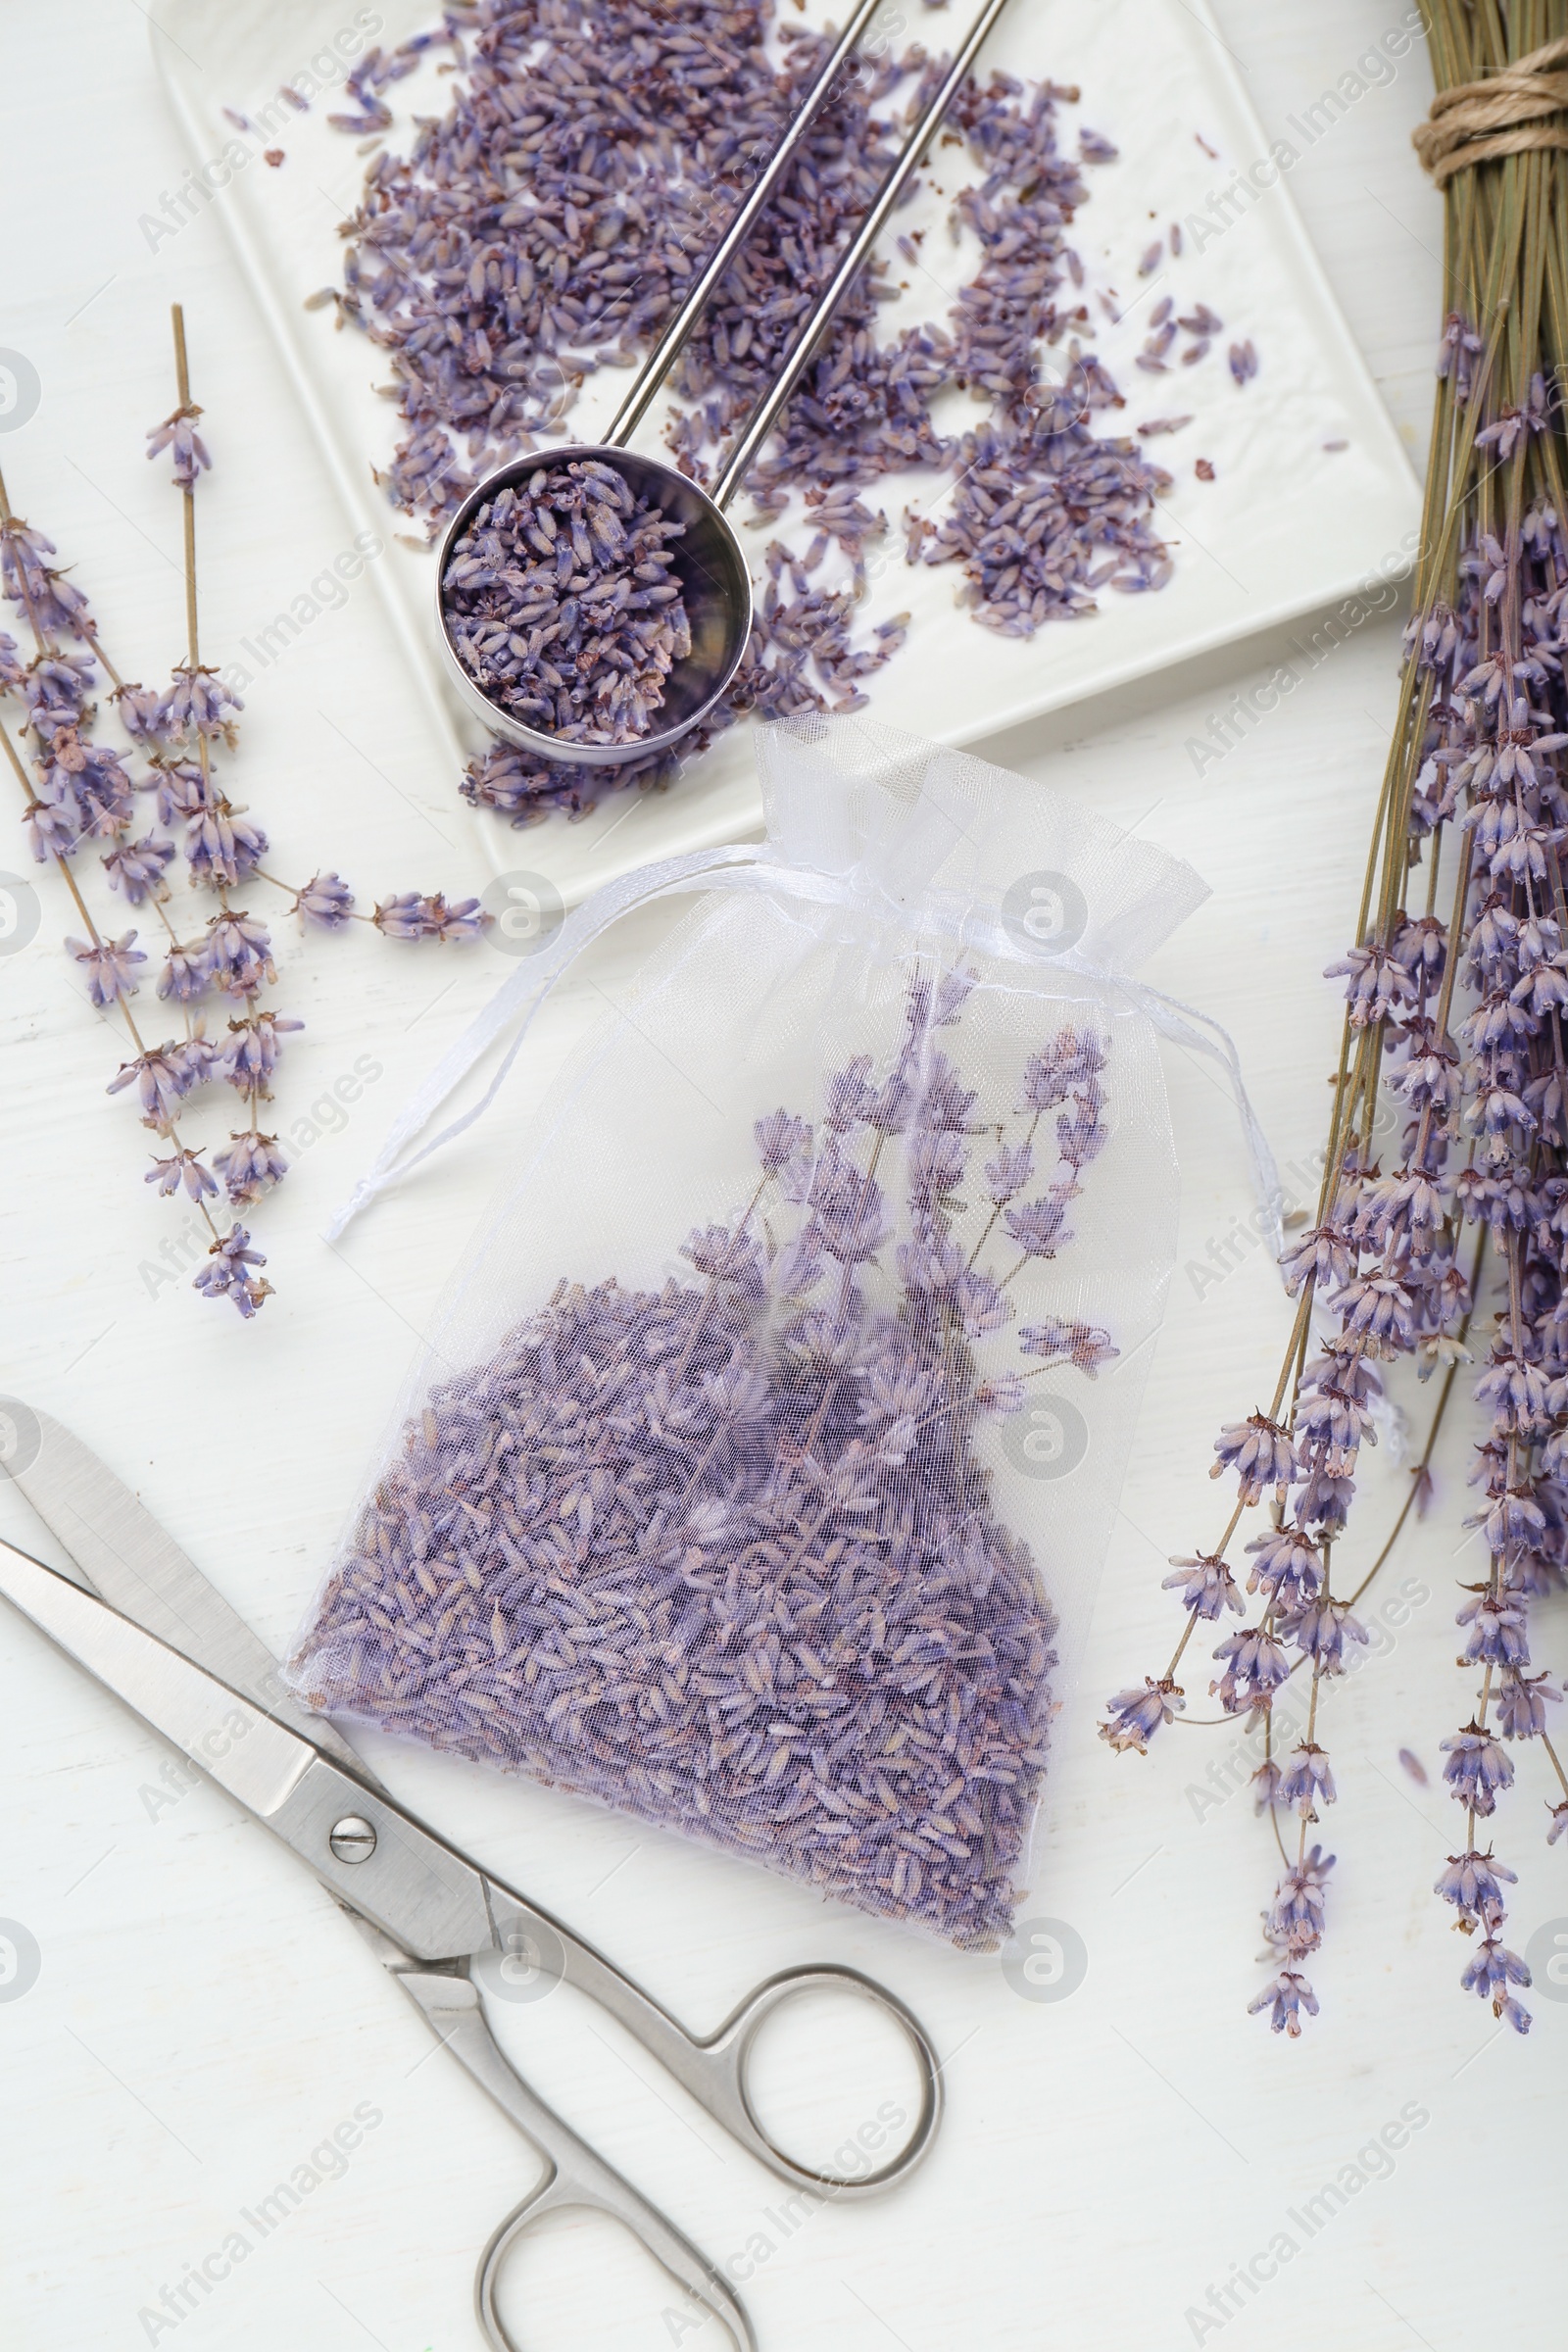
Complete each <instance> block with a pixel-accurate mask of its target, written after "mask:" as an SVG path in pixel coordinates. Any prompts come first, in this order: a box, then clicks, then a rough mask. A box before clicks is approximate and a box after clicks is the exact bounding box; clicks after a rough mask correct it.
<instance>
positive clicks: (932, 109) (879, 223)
mask: <svg viewBox="0 0 1568 2352" xmlns="http://www.w3.org/2000/svg"><path fill="white" fill-rule="evenodd" d="M1006 5H1007V0H986V6H985V7H984V8H983V9H982V10H981V11H980V14H979V16H978V17H977V18H976V19H975V22H974V24H973V25H971V27H970V29H969V33H968V36H967V38H966V39H965V41H964V44H963V46H962V48H961V49H960V50H959V51H958V54H957V56H956V58H955V59H954V61H953V64H952V66H951V67H950V68H949V70H948V74H947V77H946V79H945V80H944V82H943V84H942V86H941V88H940V89H939V90H938V91H937V94H936V96H935V97H934V98H933V99H932V101H931V103H930V105H929V106H928V107H927V108H926V110H925V112H924V114H922V116H921V117H920V120H919V121H918V123H916V124H915V125H914V128H913V129H912V130H911V131H910V133H909V135H908V137H907V140H906V141H905V143H904V147H903V150H902V152H901V154H900V156H899V160H898V162H897V163H896V164H895V165H894V166H893V169H892V171H891V172H889V173H888V175H887V177H886V179H885V180H884V181H883V182H882V186H881V190H880V192H879V193H878V195H877V199H876V202H875V203H874V204H873V205H872V207H871V209H870V211H869V212H868V213H867V214H866V216H865V219H864V220H863V221H861V223H860V225H859V228H858V232H857V233H856V236H855V237H854V239H853V241H852V242H851V244H850V245H849V246H848V247H847V249H846V251H845V255H844V259H843V260H842V261H841V262H840V264H839V266H838V268H837V270H835V271H834V272H833V275H832V277H831V278H830V279H829V281H828V283H827V284H826V285H825V286H824V287H823V289H822V291H821V293H820V294H819V295H818V296H817V298H816V301H815V303H814V305H813V306H812V308H811V310H810V312H809V314H808V316H807V319H806V322H805V324H804V325H803V326H802V328H801V330H800V332H799V333H798V334H797V336H796V338H795V341H794V343H793V344H792V345H791V346H790V350H789V353H788V356H787V357H786V359H785V361H784V364H783V366H782V368H780V369H779V372H778V374H777V375H776V376H775V378H774V380H773V384H772V387H771V389H770V390H769V391H767V392H765V393H764V394H763V396H762V398H761V400H760V402H759V404H758V406H757V407H756V408H755V409H754V410H753V412H752V415H751V417H750V418H749V419H748V422H747V425H746V428H745V430H744V432H743V433H742V434H741V437H740V439H739V440H738V441H737V442H736V444H735V447H734V448H733V449H732V450H731V452H730V455H729V461H728V463H727V464H726V466H725V467H724V470H723V472H722V473H721V474H720V475H719V477H718V480H717V482H716V483H715V484H714V487H713V504H714V506H715V507H717V508H719V509H720V510H722V509H723V508H725V507H727V506H728V505H729V502H730V500H731V499H732V498H733V497H734V495H735V493H736V491H737V490H738V489H739V488H740V486H741V483H742V482H743V481H744V480H745V478H746V475H747V473H748V472H749V471H750V469H751V466H752V461H753V460H754V459H755V457H756V456H757V453H758V451H759V450H760V448H761V446H762V443H763V442H764V441H765V440H766V439H767V436H768V434H769V433H770V432H771V431H772V429H773V427H774V425H775V424H776V423H777V421H778V418H779V414H780V412H781V411H782V409H783V408H784V406H785V403H786V402H787V401H788V400H789V397H790V395H791V393H792V392H793V391H794V390H795V387H796V385H797V384H798V383H799V382H800V380H801V377H802V376H803V375H804V374H805V372H806V370H807V368H809V366H810V363H811V360H812V358H813V356H814V354H815V351H816V347H817V345H818V343H820V341H821V340H822V337H823V335H824V334H825V333H826V332H827V329H828V326H829V324H830V323H831V321H832V319H833V315H834V313H835V312H836V311H837V309H838V307H839V304H840V303H841V302H842V301H843V300H844V297H845V295H846V294H848V292H849V290H850V288H851V286H853V285H854V283H855V281H856V279H857V278H858V276H859V274H860V271H861V270H862V269H863V268H864V267H865V264H866V261H867V259H868V258H869V256H870V252H871V248H872V246H873V245H874V244H875V243H876V241H877V238H878V237H879V236H880V235H881V233H882V229H883V226H884V224H885V223H886V221H887V218H888V215H889V214H890V213H891V212H892V211H893V209H894V207H895V206H896V205H897V203H898V201H899V199H900V197H901V196H902V195H903V194H904V191H905V189H906V188H907V185H908V183H909V181H910V180H911V179H912V178H913V176H914V174H915V172H918V170H919V169H920V164H921V161H922V159H923V157H924V155H925V151H926V149H927V147H928V146H929V145H930V143H931V140H932V137H933V135H934V134H935V132H936V130H937V128H938V127H939V125H940V123H941V122H942V119H943V117H944V116H945V115H946V113H947V111H948V109H949V107H950V106H951V105H952V104H953V101H954V100H955V98H956V96H957V95H958V92H959V90H960V89H961V88H962V86H963V82H964V78H965V76H966V75H967V73H968V71H969V68H970V67H971V66H972V65H973V63H974V61H975V57H976V55H977V54H978V51H979V48H980V44H981V42H982V41H983V40H984V39H985V37H986V35H987V33H988V32H989V31H990V30H991V27H992V25H995V23H996V21H997V19H998V18H999V17H1000V16H1001V14H1002V12H1003V10H1004V9H1005V7H1006Z"/></svg>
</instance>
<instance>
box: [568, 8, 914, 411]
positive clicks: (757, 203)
mask: <svg viewBox="0 0 1568 2352" xmlns="http://www.w3.org/2000/svg"><path fill="white" fill-rule="evenodd" d="M881 5H882V0H860V5H859V7H858V9H857V10H856V11H855V14H854V15H853V16H852V17H851V19H850V21H849V23H848V25H845V27H844V30H843V32H842V33H841V34H840V36H839V39H838V42H837V44H836V46H835V47H834V50H833V54H832V56H831V57H830V58H829V59H828V61H827V63H826V65H824V67H823V68H822V71H821V73H819V74H818V75H817V77H816V79H815V81H813V82H812V84H811V86H810V88H809V90H808V92H807V93H806V98H805V101H804V103H803V104H802V106H801V108H800V111H799V113H798V114H796V116H795V117H794V119H793V120H792V122H791V123H790V125H789V128H788V129H787V130H786V131H785V133H784V136H783V138H782V140H781V141H780V142H779V144H778V146H777V147H776V148H775V149H774V150H773V153H772V155H771V156H770V157H769V159H768V162H767V165H766V167H765V169H764V170H763V171H762V172H761V173H760V175H759V177H758V178H757V179H756V180H755V181H754V183H753V185H752V191H751V194H750V195H749V196H748V197H747V199H746V201H745V203H744V204H743V205H742V206H741V208H740V211H739V212H738V213H737V214H736V215H735V218H734V220H733V221H731V222H730V224H729V226H728V228H726V229H725V231H724V234H723V235H722V236H721V237H720V239H719V241H718V243H717V244H716V245H715V246H714V248H713V251H712V253H711V255H710V257H709V260H708V263H707V265H706V267H705V268H704V269H703V270H700V271H699V273H698V275H697V276H696V277H695V278H694V279H693V281H692V283H691V286H690V287H689V288H688V290H687V294H686V299H685V301H684V302H683V303H682V304H681V306H680V308H679V310H678V311H677V312H676V313H675V316H674V317H673V319H670V321H669V323H668V325H667V326H666V327H665V328H664V331H663V333H662V335H661V336H660V338H659V341H658V342H657V343H656V344H655V345H654V348H653V350H652V351H651V352H650V353H649V355H648V357H647V359H646V360H645V361H644V362H643V365H642V367H641V368H639V369H638V372H637V376H636V379H635V381H634V382H633V384H632V387H631V390H630V391H629V392H628V393H627V395H626V397H625V399H624V400H623V401H622V402H621V404H620V407H619V408H618V409H617V410H616V412H615V415H614V417H613V419H612V421H611V425H610V430H609V431H608V432H607V433H606V435H605V443H606V446H607V447H609V448H611V449H624V448H625V447H626V445H627V443H628V442H629V441H630V439H631V437H632V434H633V433H634V432H635V431H636V430H637V427H638V425H639V424H640V423H641V422H642V420H643V418H644V417H645V416H646V415H647V413H648V411H649V408H650V407H651V406H652V404H653V402H654V400H655V399H656V398H657V396H658V393H659V390H660V387H661V386H662V383H663V381H664V378H665V376H666V375H667V374H668V373H669V371H670V369H671V368H673V367H674V365H675V362H676V361H677V360H678V359H679V357H680V355H681V352H682V350H683V349H684V348H685V345H686V341H687V338H688V336H689V335H690V334H691V332H692V329H693V328H694V327H695V326H696V324H697V321H698V320H699V319H700V318H701V317H702V315H703V313H704V311H705V310H706V309H707V307H708V300H709V296H710V295H711V293H712V291H713V289H714V287H715V286H716V285H717V284H718V281H719V279H720V278H721V277H722V276H723V274H724V272H725V270H727V269H728V268H729V266H730V264H731V262H732V261H733V260H734V259H735V256H736V254H737V253H739V251H740V249H741V247H742V246H743V245H744V244H745V242H746V240H747V238H748V237H749V236H750V235H751V233H752V228H753V225H754V223H755V222H756V220H757V217H758V215H759V213H760V212H761V210H762V208H763V206H764V205H765V204H766V203H767V201H768V199H769V198H770V197H771V195H772V193H773V190H774V189H775V188H776V187H777V186H778V183H779V181H780V180H781V179H782V178H783V176H784V174H785V172H787V171H788V170H789V168H790V166H791V164H792V163H793V162H794V161H795V158H796V155H797V153H798V152H799V150H800V147H801V145H802V142H803V141H804V140H805V137H806V134H807V132H808V131H809V129H810V127H811V124H812V123H814V122H815V120H816V118H817V116H818V115H819V114H820V113H821V111H822V108H823V106H824V105H825V104H826V102H827V100H828V99H829V97H831V95H832V92H833V85H834V83H835V82H836V81H837V80H838V77H839V73H840V70H841V68H842V67H843V65H844V63H845V60H846V59H847V58H848V57H849V55H850V53H851V51H852V50H853V49H855V47H856V46H857V45H858V41H859V38H860V35H861V33H862V32H864V30H865V28H866V26H867V25H869V24H870V22H871V19H872V18H873V17H874V16H875V15H876V12H877V10H878V9H879V8H880V7H881Z"/></svg>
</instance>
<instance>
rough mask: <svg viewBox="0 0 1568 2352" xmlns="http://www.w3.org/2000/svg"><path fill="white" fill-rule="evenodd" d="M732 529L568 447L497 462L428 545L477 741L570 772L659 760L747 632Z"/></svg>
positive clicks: (735, 657)
mask: <svg viewBox="0 0 1568 2352" xmlns="http://www.w3.org/2000/svg"><path fill="white" fill-rule="evenodd" d="M752 602H753V600H752V583H751V576H750V573H749V572H748V570H747V568H746V565H745V563H744V561H743V560H742V558H741V556H740V552H739V550H738V548H737V547H736V545H735V542H734V538H733V534H732V533H731V532H730V531H729V530H728V529H727V528H726V527H725V525H724V524H723V522H722V520H721V518H720V517H719V516H718V515H717V514H716V511H715V510H714V509H713V507H712V505H711V501H710V500H709V499H708V498H707V496H706V495H705V494H704V492H703V491H702V490H700V489H699V488H698V486H697V485H696V484H695V483H694V482H692V481H690V480H688V479H687V477H686V476H685V475H684V474H681V473H678V472H677V471H676V470H675V468H674V467H673V466H664V465H662V464H660V463H659V462H658V461H657V460H656V459H650V458H643V457H639V456H636V455H635V454H634V453H632V452H630V451H623V450H617V451H615V452H613V454H612V453H609V452H607V451H605V450H604V449H601V448H598V447H594V446H591V445H581V446H579V445H575V444H572V445H568V446H565V447H563V448H558V449H553V450H551V451H549V452H548V453H541V454H540V455H539V456H537V457H531V458H528V459H524V460H521V461H519V462H516V463H514V464H512V465H509V466H504V467H502V468H501V469H500V470H499V471H498V472H496V473H494V474H492V475H490V476H489V477H488V478H487V479H486V480H485V481H483V482H481V483H480V484H478V486H477V487H476V488H475V489H474V490H473V491H471V492H470V494H469V495H468V497H467V498H466V499H465V501H464V502H463V504H462V506H461V507H460V508H459V509H458V512H457V514H456V515H454V516H453V518H452V520H451V522H450V523H449V524H448V525H447V528H446V530H445V532H444V534H443V536H442V541H441V549H440V555H439V559H438V562H437V566H436V619H437V625H438V629H439V642H440V645H441V647H442V650H443V656H444V666H445V669H446V674H447V676H448V678H449V679H450V681H451V682H452V684H453V686H454V687H455V689H456V691H457V693H458V695H459V696H460V698H461V699H462V700H463V702H464V703H465V704H466V707H467V708H468V709H469V710H470V711H472V712H473V713H474V715H475V716H476V717H478V718H480V719H482V720H483V722H484V724H485V725H486V726H487V727H488V728H489V729H490V731H491V732H492V733H493V734H496V735H499V736H501V737H503V738H504V739H505V740H506V741H507V742H509V743H511V744H515V745H516V746H517V747H518V748H519V749H521V750H523V751H527V752H532V753H533V754H534V755H535V756H536V757H540V758H548V759H552V760H565V761H568V762H573V763H579V764H582V765H587V766H602V767H610V766H616V765H619V764H621V763H622V762H624V761H625V760H629V759H638V760H642V759H648V758H651V757H652V758H658V757H659V756H661V755H662V754H663V753H664V752H666V751H670V750H672V749H673V748H674V746H675V745H676V744H677V743H679V742H680V741H681V740H682V739H683V738H684V737H685V736H686V735H687V734H689V733H690V731H691V730H692V728H693V727H695V726H700V725H701V724H702V722H703V720H704V719H705V718H707V717H708V716H709V715H710V714H711V712H713V711H714V710H715V709H716V707H717V705H718V704H719V702H720V701H721V700H722V698H723V696H724V693H725V691H726V689H727V688H728V687H729V685H730V684H731V681H732V680H733V678H734V675H735V672H736V669H737V668H738V667H739V664H740V662H741V659H742V657H743V655H744V653H745V650H746V645H747V641H748V638H749V636H750V633H751V627H752Z"/></svg>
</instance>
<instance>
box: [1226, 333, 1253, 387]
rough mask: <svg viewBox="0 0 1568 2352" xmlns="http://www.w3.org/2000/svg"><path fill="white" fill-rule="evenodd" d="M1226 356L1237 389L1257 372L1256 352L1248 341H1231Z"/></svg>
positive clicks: (1248, 381)
mask: <svg viewBox="0 0 1568 2352" xmlns="http://www.w3.org/2000/svg"><path fill="white" fill-rule="evenodd" d="M1227 356H1228V358H1229V361H1230V370H1231V373H1232V375H1233V376H1234V377H1235V378H1236V384H1237V388H1238V390H1239V389H1240V388H1241V386H1242V385H1243V384H1246V383H1250V380H1251V378H1252V377H1253V376H1254V375H1255V374H1256V373H1257V353H1256V352H1255V351H1254V350H1253V348H1252V346H1251V343H1250V341H1249V342H1246V343H1233V344H1232V345H1231V347H1230V351H1229V354H1228V355H1227Z"/></svg>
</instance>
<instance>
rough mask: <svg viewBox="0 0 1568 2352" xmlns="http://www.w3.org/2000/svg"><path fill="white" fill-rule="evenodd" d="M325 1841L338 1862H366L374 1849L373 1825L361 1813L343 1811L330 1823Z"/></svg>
mask: <svg viewBox="0 0 1568 2352" xmlns="http://www.w3.org/2000/svg"><path fill="white" fill-rule="evenodd" d="M326 1842H327V1844H328V1845H329V1846H330V1847H331V1848H332V1851H333V1853H334V1854H336V1856H337V1858H338V1860H339V1861H340V1862H368V1860H369V1859H370V1856H371V1855H372V1854H373V1853H374V1851H375V1829H374V1825H373V1824H372V1823H370V1822H368V1821H366V1820H365V1819H364V1817H363V1816H362V1815H361V1814H358V1813H345V1814H344V1816H343V1819H342V1820H341V1821H335V1822H334V1823H333V1824H332V1827H331V1829H330V1831H329V1832H328V1834H327V1840H326Z"/></svg>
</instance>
